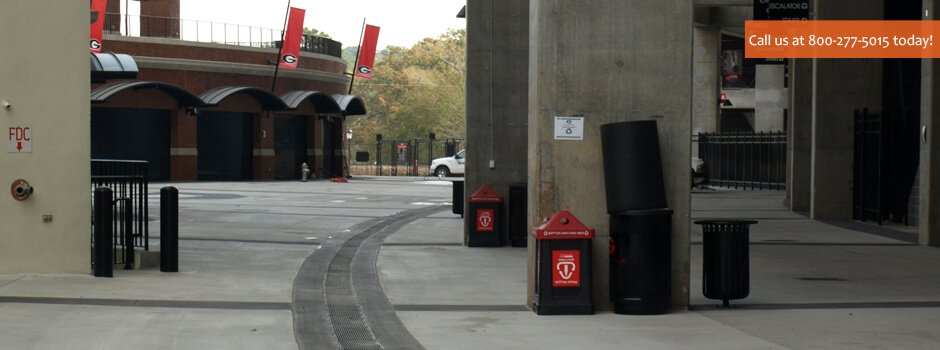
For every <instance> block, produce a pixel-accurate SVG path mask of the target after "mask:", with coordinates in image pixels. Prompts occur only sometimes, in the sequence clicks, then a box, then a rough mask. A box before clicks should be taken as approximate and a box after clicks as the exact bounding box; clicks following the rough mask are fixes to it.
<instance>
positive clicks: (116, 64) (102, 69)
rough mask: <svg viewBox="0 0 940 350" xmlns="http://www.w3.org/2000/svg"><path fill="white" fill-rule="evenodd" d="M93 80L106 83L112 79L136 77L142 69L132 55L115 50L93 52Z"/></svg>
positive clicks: (93, 81)
mask: <svg viewBox="0 0 940 350" xmlns="http://www.w3.org/2000/svg"><path fill="white" fill-rule="evenodd" d="M90 61H91V82H92V83H93V84H96V83H104V82H106V81H108V80H111V79H136V78H137V74H138V73H139V72H140V69H139V68H138V67H137V62H136V61H134V58H133V57H131V56H130V55H126V54H122V53H113V52H102V53H94V52H92V53H91V56H90Z"/></svg>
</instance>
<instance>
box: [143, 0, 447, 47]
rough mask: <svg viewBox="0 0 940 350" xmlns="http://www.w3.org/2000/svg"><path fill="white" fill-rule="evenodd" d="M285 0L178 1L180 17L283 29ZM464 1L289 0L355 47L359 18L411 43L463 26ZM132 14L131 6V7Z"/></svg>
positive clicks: (399, 42) (391, 38)
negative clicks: (462, 11)
mask: <svg viewBox="0 0 940 350" xmlns="http://www.w3.org/2000/svg"><path fill="white" fill-rule="evenodd" d="M287 3H288V1H287V0H180V17H181V18H182V19H187V20H201V21H212V22H222V23H229V24H238V25H250V26H255V27H262V28H270V29H277V30H281V29H282V28H283V26H284V16H285V14H286V13H287ZM465 4H466V0H397V1H394V0H291V1H290V5H291V6H292V7H297V8H301V9H304V10H306V15H305V16H304V26H305V27H308V28H316V29H318V30H320V31H322V32H325V33H327V34H329V35H330V37H331V38H333V40H336V41H339V42H341V43H343V47H347V46H357V44H358V42H359V37H360V32H361V29H362V20H363V18H365V19H366V23H367V24H371V25H375V26H379V27H381V30H380V32H379V42H378V48H380V49H381V48H384V47H386V46H390V45H395V46H404V47H411V46H412V45H414V43H416V42H419V41H421V40H422V39H424V38H428V37H431V38H436V37H437V36H439V35H440V34H443V33H445V32H447V30H448V29H463V28H465V27H466V20H465V19H463V18H457V12H459V11H460V9H461V8H462V7H463V6H464V5H465ZM131 14H132V15H134V14H136V13H135V9H134V6H131Z"/></svg>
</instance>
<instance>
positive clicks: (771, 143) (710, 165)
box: [693, 132, 787, 190]
mask: <svg viewBox="0 0 940 350" xmlns="http://www.w3.org/2000/svg"><path fill="white" fill-rule="evenodd" d="M693 141H694V139H693ZM698 150H699V153H698V156H699V158H701V159H702V160H704V161H705V169H706V170H705V171H706V174H707V176H708V180H709V183H710V184H712V185H715V186H723V187H733V188H742V189H751V190H757V189H759V190H784V189H786V185H787V174H786V172H787V134H786V133H785V132H770V133H763V132H761V133H701V134H699V135H698Z"/></svg>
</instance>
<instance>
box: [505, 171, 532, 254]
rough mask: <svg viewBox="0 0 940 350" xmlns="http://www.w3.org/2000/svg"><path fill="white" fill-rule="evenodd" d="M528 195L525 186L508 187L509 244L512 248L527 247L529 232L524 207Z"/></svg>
mask: <svg viewBox="0 0 940 350" xmlns="http://www.w3.org/2000/svg"><path fill="white" fill-rule="evenodd" d="M527 196H528V193H527V191H526V184H514V185H510V186H509V232H508V233H509V243H510V244H511V245H512V246H513V247H525V246H527V245H528V234H529V230H528V229H526V206H527V201H528V200H527V198H526V197H527Z"/></svg>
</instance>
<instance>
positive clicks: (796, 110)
mask: <svg viewBox="0 0 940 350" xmlns="http://www.w3.org/2000/svg"><path fill="white" fill-rule="evenodd" d="M788 92H789V94H790V107H789V118H788V120H787V122H788V123H789V126H788V127H787V129H788V130H787V198H788V199H789V202H790V210H792V211H796V212H809V209H810V196H811V194H810V182H811V177H810V175H811V168H812V141H813V140H812V133H813V60H811V59H791V60H790V88H789V91H788Z"/></svg>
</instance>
